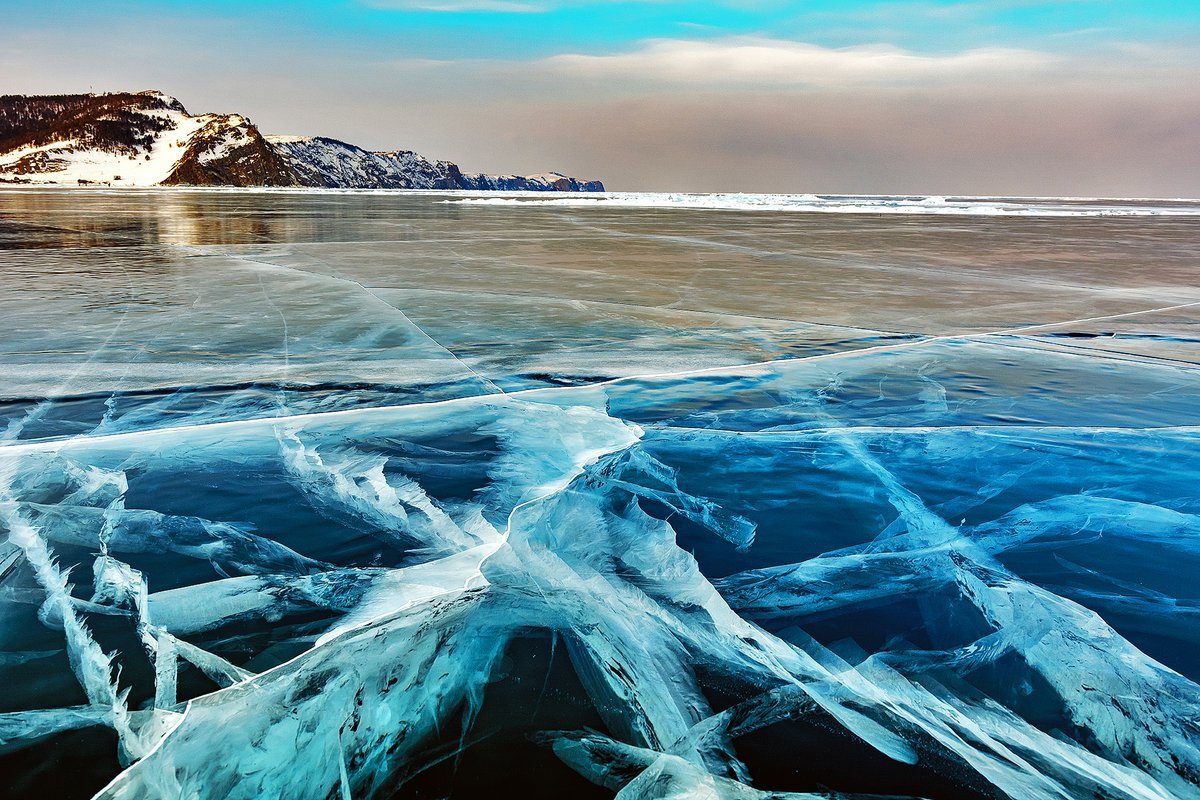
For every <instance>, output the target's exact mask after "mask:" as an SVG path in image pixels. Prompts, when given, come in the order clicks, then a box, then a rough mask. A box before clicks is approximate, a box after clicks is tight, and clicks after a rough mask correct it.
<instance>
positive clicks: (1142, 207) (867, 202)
mask: <svg viewBox="0 0 1200 800" xmlns="http://www.w3.org/2000/svg"><path fill="white" fill-rule="evenodd" d="M443 202H446V203H464V204H468V205H503V206H526V207H529V208H546V207H562V206H570V207H574V208H597V209H603V208H662V209H711V210H725V211H791V212H801V213H805V212H807V213H826V214H929V215H935V216H997V217H999V216H1015V217H1129V216H1134V217H1152V216H1185V217H1193V216H1200V200H1105V199H1074V198H994V197H949V198H948V197H937V196H931V197H897V196H880V195H874V196H871V195H813V194H732V193H726V194H691V193H688V194H681V193H667V192H609V193H607V194H605V195H603V196H602V197H594V198H592V197H587V198H584V197H553V198H541V197H537V196H534V195H530V196H525V197H463V198H461V199H455V200H445V201H443Z"/></svg>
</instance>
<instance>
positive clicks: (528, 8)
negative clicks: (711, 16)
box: [360, 0, 673, 14]
mask: <svg viewBox="0 0 1200 800" xmlns="http://www.w3.org/2000/svg"><path fill="white" fill-rule="evenodd" d="M360 1H361V2H362V4H363V5H365V6H368V7H370V8H374V9H378V10H381V11H441V12H448V13H454V12H468V11H475V12H478V11H486V12H493V13H517V14H531V13H532V14H536V13H544V12H547V11H555V10H557V9H560V8H581V7H584V6H597V5H608V4H612V3H625V4H636V3H643V4H649V3H666V2H672V1H673V0H565V1H564V0H534V2H524V0H360Z"/></svg>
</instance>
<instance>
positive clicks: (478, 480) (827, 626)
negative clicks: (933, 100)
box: [0, 192, 1200, 800]
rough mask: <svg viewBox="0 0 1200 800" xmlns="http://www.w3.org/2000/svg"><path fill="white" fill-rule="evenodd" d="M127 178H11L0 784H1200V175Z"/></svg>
mask: <svg viewBox="0 0 1200 800" xmlns="http://www.w3.org/2000/svg"><path fill="white" fill-rule="evenodd" d="M156 196H157V195H155V194H153V193H144V194H139V193H134V192H131V193H125V194H121V195H109V194H106V193H102V192H97V193H89V194H88V195H87V196H86V197H85V198H84V199H83V200H81V201H78V202H75V198H76V196H74V195H71V194H69V193H55V192H30V193H20V194H14V195H13V197H14V198H17V200H19V201H20V202H16V201H14V203H13V209H14V210H11V211H6V213H5V216H4V217H3V218H0V231H2V232H3V233H4V235H5V238H4V239H3V241H5V242H13V241H16V242H24V243H25V244H26V245H27V246H25V247H23V248H21V249H16V248H13V249H4V250H0V261H2V262H3V263H4V265H5V266H6V267H7V268H9V270H10V274H11V275H12V276H13V282H14V286H13V291H12V292H11V293H10V294H9V295H8V296H7V297H6V298H5V299H4V301H3V302H4V303H5V304H7V307H6V310H7V312H8V313H9V319H10V321H11V324H12V331H13V332H12V333H11V334H10V335H9V336H7V337H5V341H4V342H3V345H2V352H0V369H2V370H3V372H2V373H0V374H3V376H4V381H3V390H4V393H5V403H4V414H5V420H6V423H5V424H6V426H7V432H6V435H5V437H4V439H3V441H2V442H0V525H2V526H3V530H4V539H3V541H0V679H2V680H3V681H4V685H5V686H7V687H10V689H9V691H7V692H6V693H5V694H4V696H3V699H2V700H0V705H2V707H0V759H2V760H3V761H4V765H5V767H6V773H5V774H6V775H10V776H13V778H12V781H11V786H10V788H9V790H10V792H13V793H15V794H16V795H26V794H34V793H42V794H52V795H54V796H62V797H88V796H93V795H94V796H97V797H102V798H139V799H140V798H159V797H161V798H176V797H197V798H199V797H213V798H217V797H220V798H226V797H230V798H238V797H245V798H259V797H289V798H306V797H311V798H320V799H323V798H330V797H337V798H346V797H354V798H367V797H372V798H384V797H393V796H413V797H426V796H437V797H444V796H449V795H452V794H458V795H462V796H478V795H480V794H483V793H485V792H491V793H494V791H495V780H496V777H495V776H496V774H497V772H503V774H504V778H503V780H504V781H505V782H506V785H505V787H504V790H505V791H506V792H507V791H511V792H518V793H521V794H524V795H528V796H531V797H561V796H563V795H567V794H569V795H572V796H581V797H592V796H595V797H612V796H616V797H620V798H676V797H678V798H683V797H689V798H691V797H718V798H767V797H797V798H816V797H838V798H865V797H906V798H918V797H923V798H955V799H957V798H995V797H1011V798H1021V800H1025V798H1080V799H1081V800H1082V798H1096V797H1103V798H1145V799H1146V800H1149V799H1150V798H1175V797H1178V798H1189V797H1190V798H1200V785H1198V784H1200V746H1198V742H1200V725H1198V723H1197V713H1198V710H1200V687H1198V686H1197V683H1196V681H1197V680H1198V679H1200V656H1198V655H1197V653H1196V648H1195V642H1196V641H1197V636H1198V635H1200V625H1198V621H1200V611H1198V609H1200V594H1198V593H1197V590H1196V588H1195V586H1194V585H1193V584H1194V581H1193V580H1191V576H1192V575H1194V574H1196V571H1197V570H1198V569H1200V545H1198V544H1197V542H1200V538H1198V537H1200V496H1197V494H1196V492H1195V490H1194V487H1195V485H1196V484H1197V479H1200V460H1198V458H1197V449H1196V445H1197V441H1198V440H1200V425H1198V423H1197V420H1196V417H1195V410H1196V408H1197V407H1200V379H1198V378H1197V374H1196V371H1195V369H1194V367H1193V365H1192V359H1190V356H1189V355H1188V354H1189V353H1190V350H1189V349H1188V348H1189V347H1190V346H1191V343H1192V342H1193V341H1194V339H1195V337H1194V332H1193V330H1192V327H1191V317H1192V316H1193V314H1194V308H1193V307H1194V306H1195V307H1200V306H1197V305H1196V304H1198V303H1200V294H1197V293H1196V291H1195V289H1194V287H1193V286H1190V285H1188V284H1189V281H1188V280H1187V278H1186V276H1187V275H1188V274H1190V273H1189V272H1188V268H1189V267H1190V268H1192V269H1194V267H1195V266H1196V260H1197V259H1198V258H1200V253H1197V251H1196V249H1195V241H1196V239H1195V236H1194V229H1193V228H1192V227H1189V226H1193V225H1194V224H1195V223H1194V222H1191V221H1189V220H1186V219H1184V220H1180V219H1162V220H1154V221H1153V223H1149V222H1146V221H1145V220H1139V219H1109V218H1105V217H1095V218H1088V219H1086V220H1085V221H1084V222H1080V221H1078V220H1073V219H1065V221H1056V222H1053V223H1048V222H1047V221H1046V220H1039V219H1032V220H1023V219H1008V220H980V221H975V222H972V223H970V224H969V225H967V226H962V223H961V222H956V223H954V224H955V225H956V226H961V227H954V228H953V229H951V228H949V227H939V226H942V225H944V224H945V223H944V222H940V221H938V220H936V219H935V220H933V221H923V222H922V223H921V224H920V225H918V226H916V227H913V226H912V224H911V223H908V222H905V221H904V220H903V219H901V218H896V219H892V220H878V219H874V218H870V217H863V218H862V219H859V220H847V219H844V218H841V217H834V216H827V217H821V218H818V219H810V218H807V217H804V216H802V215H798V216H792V217H788V218H786V219H782V220H781V219H780V217H779V216H778V215H773V214H772V213H770V212H764V213H762V214H760V215H753V214H742V215H732V216H729V215H722V214H721V213H720V212H717V211H706V212H704V214H703V216H702V217H700V218H699V219H693V220H692V221H691V222H686V220H685V222H680V221H679V220H678V219H677V218H676V217H669V218H667V219H663V218H661V217H656V216H654V215H655V214H656V212H654V211H652V210H650V211H637V210H635V209H631V208H626V209H623V210H621V211H619V212H613V211H604V210H602V209H591V208H588V209H583V208H581V209H575V210H571V209H567V210H561V209H560V210H554V208H550V207H548V208H546V209H525V208H522V209H520V210H519V211H505V210H504V209H505V208H506V207H505V206H499V207H488V206H483V207H478V208H476V207H473V206H470V205H451V206H447V205H446V204H442V203H440V202H439V201H437V200H435V199H433V198H428V197H424V196H420V195H413V196H399V197H395V196H365V197H360V196H354V195H335V196H325V195H317V196H303V195H272V194H265V195H239V194H233V193H222V192H216V193H212V194H211V195H206V194H204V193H180V194H179V195H169V197H170V200H171V202H169V203H163V204H161V207H158V208H156V210H155V211H154V213H151V212H150V211H149V210H148V207H147V204H148V203H150V201H151V200H153V198H154V197H156ZM68 198H71V202H68ZM272 204H276V205H277V206H278V207H277V208H271V206H272ZM116 211H124V212H128V214H127V215H126V217H125V219H127V220H128V219H136V220H141V224H140V226H139V225H133V224H118V223H116V222H114V220H116V219H118V218H121V217H120V215H119V214H116V213H115V212H116ZM268 212H270V213H268ZM679 213H684V212H679ZM172 216H177V217H178V218H179V219H178V221H177V224H166V223H165V222H164V217H172ZM34 218H37V219H41V220H50V221H52V222H56V223H57V224H58V225H59V226H60V227H61V231H60V233H59V234H53V235H52V234H51V233H48V232H47V230H46V228H45V226H42V227H40V228H38V229H37V232H36V235H35V233H34V232H28V233H27V234H25V233H20V232H21V231H24V230H25V228H24V227H22V226H28V225H29V223H30V220H31V219H34ZM251 222H254V223H255V224H250V223H251ZM235 223H236V224H235ZM685 223H686V224H685ZM1051 224H1052V225H1055V226H1059V227H1056V228H1049V227H1046V226H1048V225H1051ZM1088 226H1094V227H1088ZM1120 226H1126V227H1120ZM564 231H572V232H575V233H577V234H578V236H575V235H571V236H567V235H564ZM1113 232H1117V233H1128V234H1129V235H1128V236H1123V237H1112V238H1113V241H1114V242H1117V243H1107V244H1106V243H1105V242H1108V238H1106V237H1108V235H1109V234H1112V233H1113ZM1135 233H1136V235H1133V234H1135ZM56 237H57V238H56ZM964 240H966V244H964ZM985 240H986V241H990V242H992V248H991V250H989V251H988V252H993V253H996V254H997V255H996V258H997V259H998V260H999V261H1003V262H1005V264H1007V265H1009V266H1012V265H1024V266H1023V267H1017V266H1012V268H1013V269H1018V268H1019V269H1028V270H1030V273H1031V274H1033V273H1036V275H1035V276H1034V278H1033V279H1034V280H1036V281H1038V282H1040V283H1039V286H1038V288H1036V289H1032V290H1031V289H1029V288H1028V287H1023V286H1021V285H1020V284H1019V282H1016V281H1012V280H1011V279H1010V280H1009V281H1008V282H1009V283H1011V284H1013V285H1011V286H1002V285H1001V284H1002V281H1001V280H999V279H998V277H997V275H998V272H997V270H998V269H999V267H998V266H997V264H989V263H985V262H984V261H983V260H981V258H982V257H981V256H980V255H979V249H978V245H979V243H980V242H982V241H985ZM1064 242H1067V243H1068V244H1072V243H1073V245H1074V247H1075V250H1076V251H1078V252H1079V253H1083V254H1085V255H1086V259H1085V257H1084V256H1079V258H1080V261H1079V262H1077V261H1076V260H1075V257H1074V256H1071V255H1064V248H1066V247H1067V244H1064ZM1122 242H1123V243H1124V244H1122ZM1147 242H1149V243H1150V244H1147ZM1001 244H1002V245H1003V246H1000V245H1001ZM81 245H87V246H81ZM1150 245H1153V247H1151V246H1150ZM1144 247H1146V248H1149V250H1143V249H1142V248H1144ZM1150 250H1153V251H1154V252H1158V253H1162V254H1163V257H1162V260H1161V264H1160V265H1159V267H1158V268H1157V269H1158V271H1157V272H1153V271H1149V270H1148V269H1142V271H1141V272H1139V269H1141V268H1140V267H1139V268H1136V269H1135V268H1133V267H1131V266H1130V265H1131V264H1132V265H1135V266H1136V265H1139V264H1141V262H1140V261H1139V260H1138V259H1140V258H1141V257H1142V256H1143V255H1144V253H1145V252H1149V251H1150ZM884 252H887V253H890V254H891V255H890V256H889V257H888V258H886V259H885V258H883V257H882V256H881V255H880V254H882V253H884ZM1082 260H1087V261H1088V263H1089V264H1092V265H1094V269H1095V273H1094V274H1092V275H1090V276H1087V275H1085V272H1084V270H1083V267H1082ZM959 262H961V263H959ZM1030 265H1034V266H1036V267H1037V268H1036V269H1034V267H1033V266H1030ZM952 266H953V267H954V268H951V267H952ZM847 273H857V274H858V275H859V276H860V277H862V278H863V280H862V281H857V282H856V281H854V280H851V279H847V278H846V274H847ZM839 275H840V276H841V278H840V279H839V280H837V281H832V280H831V276H839ZM897 276H904V278H905V280H904V281H900V280H897ZM635 278H636V279H635ZM1085 278H1086V279H1085ZM938 285H943V288H944V291H941V292H939V293H938V294H937V295H936V296H934V295H931V294H930V293H929V291H928V290H929V287H932V286H938ZM859 292H866V293H867V294H865V295H864V294H859ZM876 300H877V301H878V302H874V301H876ZM990 301H994V302H990ZM859 309H862V311H861V314H860V313H858V311H859ZM860 316H861V317H862V319H859V317H860ZM914 321H919V323H918V324H914ZM1100 329H1103V330H1105V331H1109V332H1113V331H1115V332H1117V334H1118V335H1115V336H1114V337H1111V338H1113V340H1114V341H1113V342H1105V343H1103V346H1101V344H1098V343H1097V341H1096V336H1095V334H1096V331H1097V330H1100ZM1147 331H1151V332H1152V333H1153V335H1152V336H1149V335H1143V334H1145V333H1146V332H1147ZM1168 341H1169V343H1168ZM47 765H49V766H50V767H53V768H48V766H47ZM58 765H63V766H64V767H66V766H70V767H71V768H70V769H66V768H61V769H60V768H57V767H58Z"/></svg>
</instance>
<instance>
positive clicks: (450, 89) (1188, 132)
mask: <svg viewBox="0 0 1200 800" xmlns="http://www.w3.org/2000/svg"><path fill="white" fill-rule="evenodd" d="M0 19H3V20H4V27H5V31H4V33H3V37H2V38H3V42H2V44H0V94H42V93H66V92H88V91H95V92H101V91H136V90H142V89H159V90H161V91H164V92H166V93H168V94H171V95H174V96H175V97H178V98H179V99H180V100H181V101H182V102H183V104H184V105H185V106H186V107H187V108H188V110H189V111H191V112H192V113H200V112H220V113H241V114H245V115H246V116H248V117H250V118H251V120H253V121H254V122H255V123H257V124H258V125H259V127H260V128H261V129H262V130H263V131H264V132H266V133H291V134H307V135H323V136H331V137H334V138H337V139H342V140H344V141H348V142H352V143H354V144H357V145H360V146H363V147H367V148H369V149H411V150H416V151H417V152H419V153H422V154H424V155H427V156H429V157H432V158H441V159H448V160H452V161H455V162H456V163H458V164H460V165H461V166H462V167H463V168H464V170H468V171H487V172H494V173H515V174H531V173H535V172H543V171H548V170H556V171H559V172H563V173H566V174H570V175H574V176H577V177H581V178H586V179H594V178H598V179H601V180H603V181H604V182H605V183H606V184H607V185H608V187H609V188H610V189H614V190H622V191H733V192H800V193H808V192H811V193H868V194H920V195H927V194H941V195H950V194H974V195H1023V196H1090V197H1095V196H1104V197H1200V0H1057V1H1056V2H1041V1H1039V0H842V1H840V2H835V1H834V0H810V1H809V2H776V0H728V2H712V3H709V2H702V3H684V2H673V1H672V0H648V1H647V2H630V1H628V0H616V1H610V2H606V1H605V0H290V1H289V2H275V1H274V0H269V1H268V2H257V3H254V2H243V1H240V0H237V1H235V0H199V1H197V2H168V1H166V0H159V1H158V2H150V1H149V0H112V1H111V2H110V1H106V2H103V3H97V2H94V0H45V1H44V2H38V3H34V2H29V1H28V0H19V1H18V0H0Z"/></svg>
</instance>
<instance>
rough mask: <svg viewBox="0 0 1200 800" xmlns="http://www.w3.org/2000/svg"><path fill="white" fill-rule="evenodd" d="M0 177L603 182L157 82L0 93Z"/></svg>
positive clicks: (279, 182)
mask: <svg viewBox="0 0 1200 800" xmlns="http://www.w3.org/2000/svg"><path fill="white" fill-rule="evenodd" d="M0 182H7V183H35V184H58V185H79V184H89V183H100V184H109V185H113V186H155V185H175V184H187V185H201V186H321V187H337V188H371V189H380V188H384V189H519V190H526V191H530V190H532V191H568V192H580V191H604V186H603V184H601V183H600V182H599V181H580V180H577V179H575V178H570V177H567V176H565V175H560V174H558V173H545V174H539V175H533V176H529V177H523V176H517V175H482V174H464V173H463V172H462V171H461V170H460V169H459V168H458V166H457V165H455V164H453V163H451V162H449V161H430V160H429V159H427V158H425V157H424V156H421V155H418V154H417V153H414V152H412V151H409V150H394V151H388V152H371V151H368V150H364V149H362V148H361V147H356V146H354V145H352V144H347V143H345V142H339V141H337V140H336V139H327V138H324V137H301V136H263V135H262V133H260V132H259V130H258V128H257V127H256V126H255V125H254V124H253V123H252V122H250V120H249V119H247V118H246V117H244V116H241V115H239V114H228V115H218V114H201V115H198V116H192V115H191V114H189V113H188V112H187V110H186V109H185V108H184V107H183V105H182V104H181V103H180V102H179V101H178V100H176V99H175V98H173V97H171V96H169V95H165V94H163V93H161V92H157V91H148V92H139V93H118V94H101V95H90V94H88V95H54V96H24V95H7V96H4V97H0Z"/></svg>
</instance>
